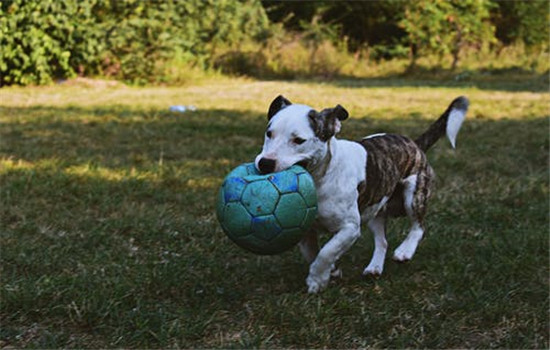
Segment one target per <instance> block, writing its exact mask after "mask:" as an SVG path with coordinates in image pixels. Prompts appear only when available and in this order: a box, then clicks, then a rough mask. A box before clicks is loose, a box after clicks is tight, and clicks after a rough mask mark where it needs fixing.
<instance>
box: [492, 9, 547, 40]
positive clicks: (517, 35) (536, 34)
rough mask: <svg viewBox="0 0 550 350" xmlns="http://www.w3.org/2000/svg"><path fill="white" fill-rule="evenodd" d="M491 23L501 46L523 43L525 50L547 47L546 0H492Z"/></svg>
mask: <svg viewBox="0 0 550 350" xmlns="http://www.w3.org/2000/svg"><path fill="white" fill-rule="evenodd" d="M493 2H494V6H493V8H492V11H491V12H492V14H491V21H492V22H493V23H494V24H495V27H496V32H495V36H496V38H497V39H498V40H499V41H500V42H501V43H502V44H503V45H510V44H513V43H515V42H518V41H520V42H523V43H524V44H525V46H526V47H527V48H534V47H537V46H541V45H542V46H544V45H548V38H549V36H550V27H549V26H548V23H549V22H550V11H549V10H550V9H549V5H548V1H546V0H530V1H497V0H493Z"/></svg>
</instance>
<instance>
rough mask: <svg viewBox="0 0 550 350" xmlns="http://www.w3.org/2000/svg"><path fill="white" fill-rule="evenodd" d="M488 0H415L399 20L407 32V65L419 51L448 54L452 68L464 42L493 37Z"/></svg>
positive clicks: (476, 44) (468, 44)
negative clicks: (408, 57)
mask: <svg viewBox="0 0 550 350" xmlns="http://www.w3.org/2000/svg"><path fill="white" fill-rule="evenodd" d="M490 7H491V3H490V2H489V1H487V0H414V1H410V2H408V3H407V7H406V9H405V14H404V18H403V20H401V22H400V24H401V26H402V27H403V29H404V30H405V31H406V32H407V33H408V41H409V45H410V59H411V62H410V68H414V66H415V65H416V60H417V58H418V57H419V55H421V54H430V53H436V54H439V55H444V54H449V53H450V54H451V55H452V57H453V63H452V67H451V69H453V70H454V69H455V68H456V67H457V65H458V62H459V59H460V53H461V52H462V50H463V49H464V48H465V47H467V46H480V44H481V43H483V42H484V41H491V40H493V32H494V28H493V26H492V24H491V23H490V22H489V21H488V19H489V9H490Z"/></svg>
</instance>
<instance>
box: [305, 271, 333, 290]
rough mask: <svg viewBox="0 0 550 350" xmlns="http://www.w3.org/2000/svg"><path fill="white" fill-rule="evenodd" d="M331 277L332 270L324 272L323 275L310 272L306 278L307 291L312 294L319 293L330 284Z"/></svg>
mask: <svg viewBox="0 0 550 350" xmlns="http://www.w3.org/2000/svg"><path fill="white" fill-rule="evenodd" d="M329 279H330V271H327V272H326V273H323V274H322V275H321V276H314V275H312V274H309V276H307V278H306V284H307V291H308V293H310V294H315V293H319V292H320V291H322V290H323V289H325V288H326V286H327V285H328V281H329Z"/></svg>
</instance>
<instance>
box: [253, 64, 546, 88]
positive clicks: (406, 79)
mask: <svg viewBox="0 0 550 350" xmlns="http://www.w3.org/2000/svg"><path fill="white" fill-rule="evenodd" d="M261 79H265V77H262V78H261ZM272 79H273V80H279V79H281V78H278V77H273V78H272ZM287 79H288V77H287ZM296 79H297V81H303V82H319V83H323V84H331V85H334V86H337V87H344V88H387V87H390V88H426V87H429V88H442V87H443V88H477V89H480V90H491V91H510V92H521V91H526V92H548V91H549V90H550V72H544V73H534V72H532V71H530V70H526V69H524V68H521V67H511V68H503V69H485V68H482V69H476V70H459V71H456V72H453V71H450V70H446V69H442V68H429V69H428V68H424V67H418V68H416V69H415V70H414V71H412V72H407V73H392V74H387V75H381V76H377V77H369V78H358V77H354V76H348V75H342V74H337V75H331V76H328V77H297V78H296Z"/></svg>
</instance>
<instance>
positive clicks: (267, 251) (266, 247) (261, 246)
mask: <svg viewBox="0 0 550 350" xmlns="http://www.w3.org/2000/svg"><path fill="white" fill-rule="evenodd" d="M234 242H235V243H237V244H238V245H239V246H241V247H242V248H244V249H246V250H248V251H250V252H252V253H254V254H259V255H273V254H278V253H281V251H280V250H278V249H276V247H273V245H272V243H271V242H268V241H264V240H262V239H259V238H257V237H255V236H254V235H248V236H245V237H241V238H240V239H239V240H235V241H234Z"/></svg>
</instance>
